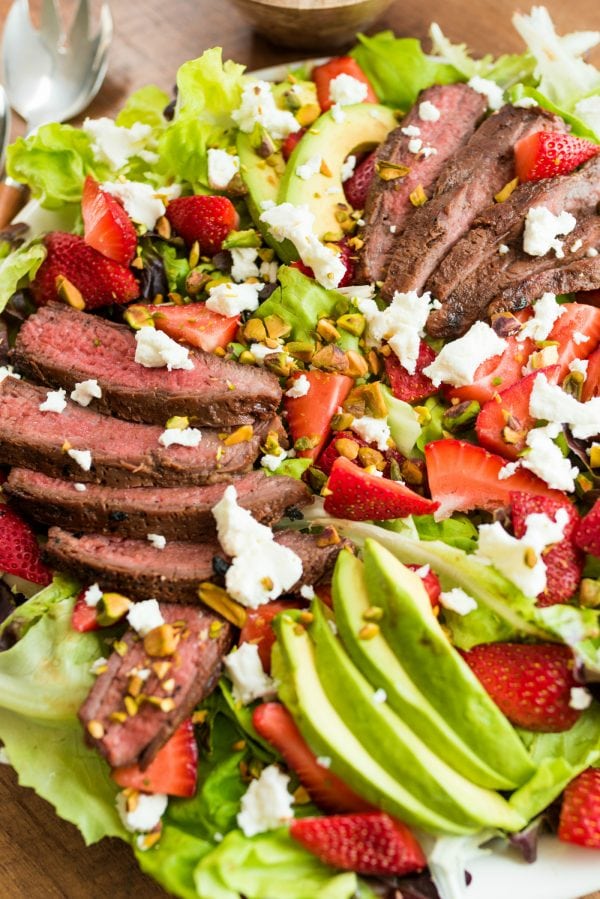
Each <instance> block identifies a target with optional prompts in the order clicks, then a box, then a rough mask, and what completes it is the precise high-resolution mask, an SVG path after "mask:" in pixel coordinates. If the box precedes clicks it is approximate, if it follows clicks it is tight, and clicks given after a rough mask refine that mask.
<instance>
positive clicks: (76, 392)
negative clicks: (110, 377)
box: [71, 378, 102, 406]
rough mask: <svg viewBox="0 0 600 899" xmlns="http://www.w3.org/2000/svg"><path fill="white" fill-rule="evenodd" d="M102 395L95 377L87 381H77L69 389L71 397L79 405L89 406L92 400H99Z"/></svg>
mask: <svg viewBox="0 0 600 899" xmlns="http://www.w3.org/2000/svg"><path fill="white" fill-rule="evenodd" d="M101 396H102V388H101V387H100V385H99V384H98V381H96V379H95V378H90V379H89V380H88V381H78V382H77V384H75V388H74V389H73V390H72V391H71V399H72V400H73V402H74V403H79V405H80V406H89V404H90V403H91V402H92V400H99V399H100V398H101Z"/></svg>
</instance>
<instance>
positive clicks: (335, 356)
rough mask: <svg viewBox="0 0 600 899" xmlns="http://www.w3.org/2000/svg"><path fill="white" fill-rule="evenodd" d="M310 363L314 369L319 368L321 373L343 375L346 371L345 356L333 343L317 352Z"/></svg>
mask: <svg viewBox="0 0 600 899" xmlns="http://www.w3.org/2000/svg"><path fill="white" fill-rule="evenodd" d="M311 361H312V364H313V365H314V366H315V368H320V369H321V370H322V371H333V372H341V373H345V372H346V371H347V369H348V359H347V357H346V354H345V353H344V351H343V350H341V349H340V348H339V347H338V346H336V345H335V344H333V343H330V344H328V345H327V346H324V347H322V348H321V349H320V350H317V351H316V352H315V353H314V355H313V357H312V360H311Z"/></svg>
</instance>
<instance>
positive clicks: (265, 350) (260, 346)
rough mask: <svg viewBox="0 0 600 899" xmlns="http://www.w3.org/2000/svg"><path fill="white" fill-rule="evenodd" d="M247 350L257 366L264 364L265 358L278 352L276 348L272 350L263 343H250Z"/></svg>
mask: <svg viewBox="0 0 600 899" xmlns="http://www.w3.org/2000/svg"><path fill="white" fill-rule="evenodd" d="M248 349H249V350H250V352H251V353H252V355H253V356H254V358H255V359H256V361H257V363H258V364H259V365H262V364H263V363H264V361H265V359H266V358H267V356H272V355H273V353H278V352H279V349H278V348H277V347H276V348H275V349H273V347H270V346H267V345H266V344H264V343H251V344H250V346H249V348H248Z"/></svg>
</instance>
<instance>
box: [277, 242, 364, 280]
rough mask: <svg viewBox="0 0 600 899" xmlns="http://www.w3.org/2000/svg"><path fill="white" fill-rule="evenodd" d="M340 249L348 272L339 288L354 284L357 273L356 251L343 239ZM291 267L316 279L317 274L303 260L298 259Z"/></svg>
mask: <svg viewBox="0 0 600 899" xmlns="http://www.w3.org/2000/svg"><path fill="white" fill-rule="evenodd" d="M337 246H339V248H340V254H339V255H340V259H341V260H342V262H343V263H344V268H345V269H346V271H345V272H344V276H343V278H342V280H341V281H340V283H339V285H338V286H339V287H348V285H349V284H352V283H353V281H354V271H355V268H356V266H355V260H356V255H355V251H354V250H353V249H351V247H350V246H349V245H348V241H347V240H346V238H345V237H344V238H342V240H340V242H339V243H338V244H337ZM290 266H291V267H292V268H297V269H298V271H299V272H302V274H303V275H306V277H307V278H314V277H315V273H314V272H313V270H312V268H311V267H310V266H309V265H305V264H304V263H303V262H302V260H301V259H296V260H295V261H294V262H290Z"/></svg>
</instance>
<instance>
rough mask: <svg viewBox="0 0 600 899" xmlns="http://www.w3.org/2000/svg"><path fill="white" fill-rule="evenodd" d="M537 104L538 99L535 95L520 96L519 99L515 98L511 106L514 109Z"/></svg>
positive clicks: (528, 107)
mask: <svg viewBox="0 0 600 899" xmlns="http://www.w3.org/2000/svg"><path fill="white" fill-rule="evenodd" d="M537 105H538V101H537V100H536V99H535V97H521V99H520V100H515V102H514V103H513V106H514V107H515V108H516V109H533V107H534V106H537Z"/></svg>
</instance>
